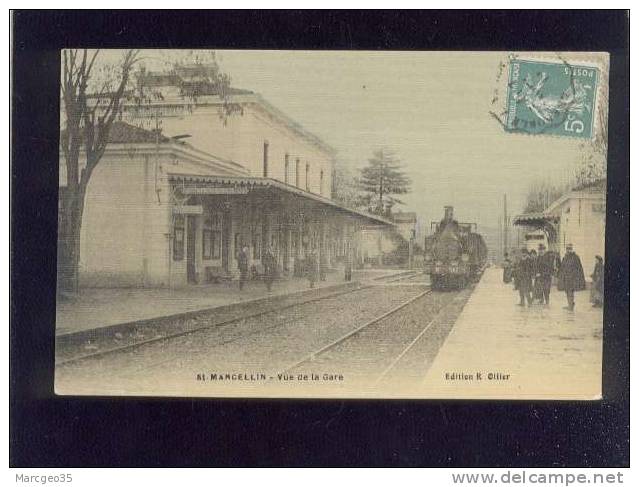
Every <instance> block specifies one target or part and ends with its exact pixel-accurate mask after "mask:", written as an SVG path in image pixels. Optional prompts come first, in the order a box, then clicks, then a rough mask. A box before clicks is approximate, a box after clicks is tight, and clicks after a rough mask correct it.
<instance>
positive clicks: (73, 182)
mask: <svg viewBox="0 0 639 487" xmlns="http://www.w3.org/2000/svg"><path fill="white" fill-rule="evenodd" d="M99 55H100V51H99V50H95V51H93V52H90V51H89V50H88V49H82V50H78V49H71V50H64V51H62V80H61V95H62V104H63V107H64V111H63V116H64V119H65V126H64V129H63V130H62V131H61V135H60V145H61V148H62V152H63V154H64V159H65V164H66V187H64V188H63V189H61V194H60V200H61V201H60V202H61V205H60V207H61V208H60V210H61V215H60V226H59V230H58V231H59V259H60V262H59V268H58V272H59V284H60V286H61V287H62V288H63V289H65V290H76V289H77V285H78V265H79V259H80V231H81V227H82V214H83V212H84V200H85V196H86V190H87V186H88V184H89V180H90V179H91V175H92V174H93V171H94V170H95V168H96V166H97V165H98V163H99V162H100V159H101V158H102V155H103V154H104V151H105V149H106V147H107V144H108V141H109V132H110V130H111V127H112V125H113V122H114V121H115V120H116V117H117V115H118V113H119V112H120V108H121V103H122V100H123V97H124V93H125V90H126V89H127V87H129V82H130V79H131V72H132V70H133V66H134V65H135V63H136V62H137V60H138V55H139V51H137V50H128V51H126V52H125V53H124V55H123V57H122V60H121V62H120V63H119V64H118V66H117V67H116V66H112V67H102V68H101V70H100V71H101V73H100V74H103V75H105V76H104V78H103V79H102V80H101V81H99V82H98V83H99V84H100V86H99V87H98V88H97V91H95V92H93V93H91V92H90V91H89V90H90V89H93V88H95V87H96V86H97V85H96V83H95V81H96V78H97V76H95V75H96V73H94V69H95V66H96V60H97V59H98V56H99ZM81 153H82V155H83V156H84V160H83V161H82V160H81V158H80V155H81Z"/></svg>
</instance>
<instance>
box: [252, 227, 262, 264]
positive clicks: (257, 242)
mask: <svg viewBox="0 0 639 487" xmlns="http://www.w3.org/2000/svg"><path fill="white" fill-rule="evenodd" d="M253 258H254V259H261V258H262V234H260V233H255V234H253Z"/></svg>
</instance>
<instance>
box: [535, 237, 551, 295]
mask: <svg viewBox="0 0 639 487" xmlns="http://www.w3.org/2000/svg"><path fill="white" fill-rule="evenodd" d="M554 274H555V256H554V254H553V253H552V252H546V246H545V245H544V244H539V257H537V277H536V279H535V287H537V286H538V287H539V289H540V291H541V302H542V303H543V304H545V305H546V306H548V305H549V304H550V287H551V286H552V276H553V275H554Z"/></svg>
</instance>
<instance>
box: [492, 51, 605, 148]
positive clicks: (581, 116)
mask: <svg viewBox="0 0 639 487" xmlns="http://www.w3.org/2000/svg"><path fill="white" fill-rule="evenodd" d="M508 75H509V77H508V96H507V114H506V121H505V124H504V128H505V130H506V131H508V132H518V133H526V134H547V135H557V136H566V137H577V138H582V139H591V138H592V137H593V135H594V132H595V126H594V125H595V119H596V101H597V100H596V98H597V90H598V84H599V80H600V74H599V69H598V68H597V67H594V66H587V65H572V64H569V63H567V62H561V61H558V62H545V61H537V60H522V59H517V58H513V59H511V60H510V63H509V72H508Z"/></svg>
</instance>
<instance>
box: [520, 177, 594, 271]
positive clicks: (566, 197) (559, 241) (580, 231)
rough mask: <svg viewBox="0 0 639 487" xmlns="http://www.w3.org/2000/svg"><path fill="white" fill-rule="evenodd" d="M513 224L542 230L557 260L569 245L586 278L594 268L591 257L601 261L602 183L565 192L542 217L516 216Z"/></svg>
mask: <svg viewBox="0 0 639 487" xmlns="http://www.w3.org/2000/svg"><path fill="white" fill-rule="evenodd" d="M513 223H514V224H515V225H521V226H525V227H529V228H531V229H541V230H543V231H544V233H545V234H546V237H547V239H548V247H549V248H550V249H551V250H554V251H556V252H558V253H559V255H560V256H561V257H563V256H564V254H565V253H566V245H567V244H569V243H571V244H573V248H574V251H575V252H576V253H577V255H579V257H580V258H581V263H582V265H583V267H584V272H585V274H586V276H589V275H590V273H591V272H592V269H593V268H594V265H595V256H596V255H600V256H602V257H603V258H604V259H605V235H606V181H605V180H602V181H598V182H596V183H593V184H590V185H587V186H582V187H581V188H578V189H574V190H572V191H569V192H567V193H565V194H563V195H562V196H561V197H559V198H558V199H556V200H555V201H553V202H552V203H551V204H550V205H549V206H548V208H546V210H545V211H543V212H542V213H529V214H524V215H518V216H517V217H515V219H514V220H513Z"/></svg>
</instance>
